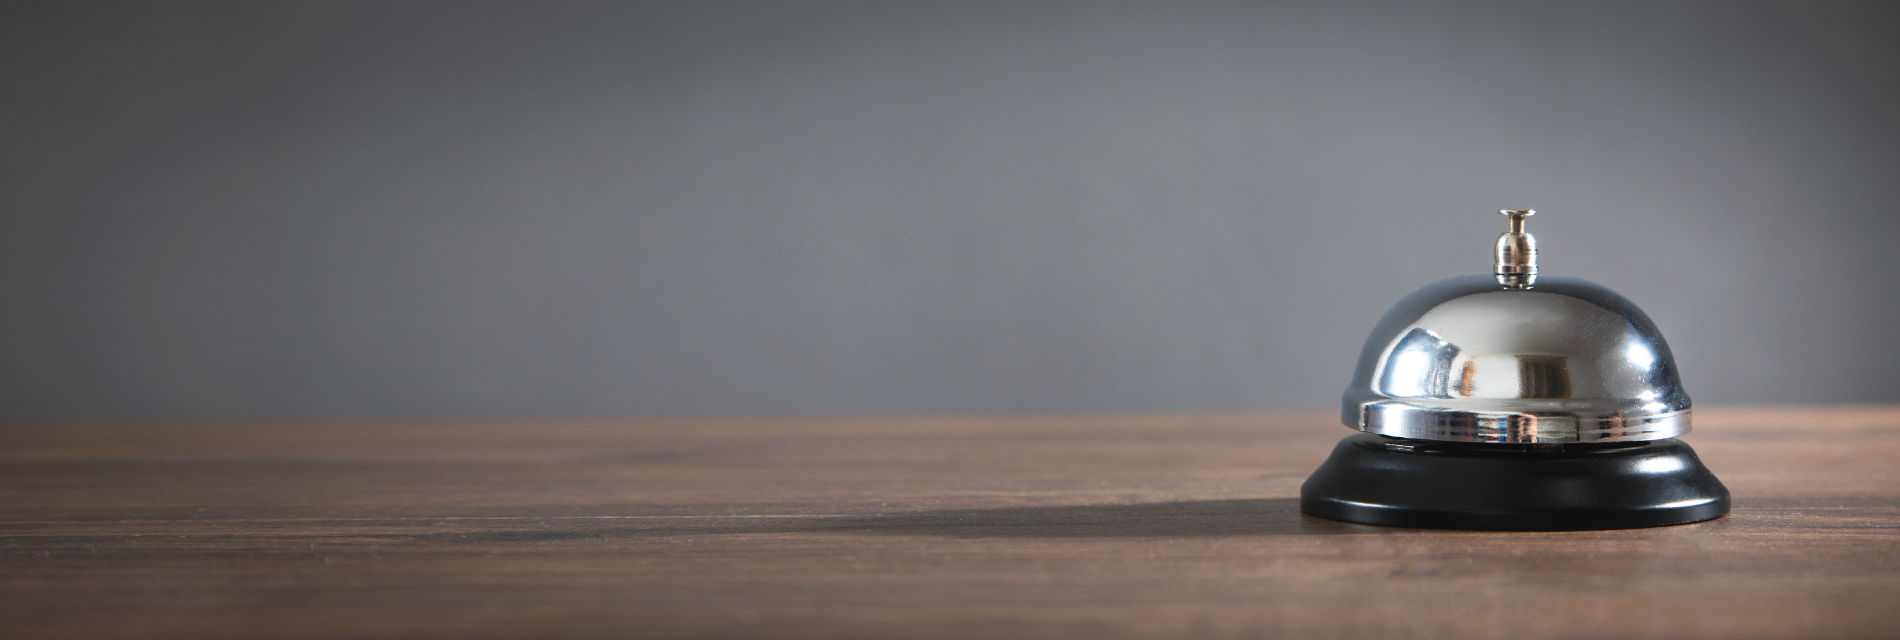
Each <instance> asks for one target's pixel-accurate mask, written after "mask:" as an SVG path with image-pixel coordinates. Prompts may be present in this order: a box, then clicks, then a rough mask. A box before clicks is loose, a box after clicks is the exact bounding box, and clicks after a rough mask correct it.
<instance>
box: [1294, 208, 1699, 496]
mask: <svg viewBox="0 0 1900 640" xmlns="http://www.w3.org/2000/svg"><path fill="white" fill-rule="evenodd" d="M1500 213H1503V214H1504V215H1506V216H1508V217H1509V219H1510V229H1509V231H1506V232H1505V233H1504V234H1502V235H1500V236H1498V240H1497V244H1496V247H1495V251H1494V252H1493V253H1494V258H1495V260H1494V267H1493V269H1492V273H1491V274H1488V275H1486V274H1478V275H1469V276H1459V277H1454V278H1448V279H1445V280H1440V281H1438V282H1434V283H1432V284H1429V285H1426V286H1425V287H1424V288H1422V289H1419V290H1418V291H1416V292H1413V293H1412V294H1411V295H1409V296H1406V297H1405V298H1404V299H1401V300H1399V302H1398V304H1397V305H1394V306H1393V307H1392V310H1391V311H1388V312H1386V314H1385V317H1384V318H1382V319H1380V320H1379V323H1378V325H1377V326H1375V327H1374V328H1373V330H1372V335H1371V336H1370V337H1368V338H1367V339H1366V345H1365V348H1364V350H1363V351H1362V352H1361V353H1360V355H1359V363H1358V367H1357V369H1356V370H1355V371H1354V373H1353V379H1352V384H1351V385H1349V386H1348V387H1347V388H1346V393H1345V398H1344V403H1343V407H1342V413H1341V416H1340V417H1341V419H1342V420H1343V421H1344V422H1345V424H1346V426H1348V427H1352V428H1354V429H1357V430H1359V431H1361V432H1363V433H1358V434H1354V435H1351V436H1348V437H1347V438H1346V439H1345V440H1342V441H1340V443H1339V445H1338V446H1337V447H1335V448H1334V449H1333V453H1332V456H1331V457H1329V458H1328V459H1327V460H1326V462H1325V463H1324V464H1321V465H1320V467H1319V469H1318V470H1317V471H1314V472H1313V475H1312V477H1310V478H1308V479H1307V481H1306V484H1305V485H1303V486H1302V487H1301V488H1300V509H1301V511H1303V512H1305V513H1307V514H1310V515H1315V516H1319V517H1322V518H1331V519H1334V520H1345V521H1348V522H1358V523H1364V524H1376V525H1387V526H1407V527H1433V528H1456V529H1519V530H1557V529H1620V528H1632V527H1652V526H1662V525H1673V524H1684V523H1689V522H1699V521H1703V520H1709V519H1713V518H1719V517H1721V516H1723V515H1724V514H1727V513H1728V510H1729V494H1728V489H1727V488H1725V487H1723V486H1722V483H1721V481H1720V480H1717V479H1716V478H1715V475H1714V474H1713V473H1710V472H1709V470H1708V468H1707V467H1705V466H1703V464H1702V461H1701V460H1699V459H1697V458H1696V455H1695V451H1694V450H1693V449H1690V448H1689V445H1687V444H1685V443H1683V442H1682V441H1681V440H1677V439H1676V437H1677V436H1681V435H1683V434H1686V433H1688V432H1689V413H1690V410H1689V395H1688V394H1687V393H1684V392H1683V389H1682V382H1681V380H1680V379H1679V378H1678V376H1677V372H1676V363H1675V359H1674V358H1673V357H1671V356H1670V354H1669V345H1668V344H1667V343H1665V342H1664V341H1663V337H1662V334H1661V333H1660V332H1658V331H1657V330H1656V326H1655V324H1654V323H1652V322H1650V320H1649V317H1648V316H1645V315H1643V312H1642V310H1641V309H1638V308H1637V307H1636V305H1635V304H1634V303H1631V302H1630V301H1629V300H1628V299H1626V298H1624V297H1623V296H1621V295H1618V294H1617V293H1616V292H1614V291H1611V290H1609V289H1607V288H1605V287H1603V286H1602V285H1598V284H1596V283H1593V282H1589V281H1586V280H1580V279H1576V278H1563V277H1548V276H1540V275H1539V274H1538V272H1537V241H1536V239H1535V238H1533V237H1532V236H1531V234H1529V233H1527V232H1526V231H1525V230H1524V222H1525V220H1524V219H1525V218H1527V217H1530V216H1531V215H1532V214H1533V213H1535V212H1534V211H1529V210H1521V211H1520V210H1506V211H1501V212H1500Z"/></svg>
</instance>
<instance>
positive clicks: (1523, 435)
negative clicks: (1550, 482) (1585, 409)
mask: <svg viewBox="0 0 1900 640" xmlns="http://www.w3.org/2000/svg"><path fill="white" fill-rule="evenodd" d="M1359 422H1360V423H1359V424H1358V425H1352V424H1348V425H1346V426H1349V427H1355V428H1357V429H1359V430H1360V431H1364V432H1366V433H1376V434H1379V435H1382V436H1391V437H1394V438H1417V439H1420V440H1440V441H1446V442H1518V443H1561V442H1641V441H1645V440H1662V439H1665V438H1674V437H1677V436H1680V435H1683V434H1686V433H1689V409H1686V408H1685V409H1682V410H1680V411H1671V412H1668V413H1659V414H1652V415H1639V416H1629V415H1622V414H1611V415H1607V416H1597V415H1581V414H1575V413H1514V412H1493V411H1447V410H1445V409H1440V408H1432V407H1424V406H1419V405H1416V404H1410V403H1406V402H1392V401H1387V402H1369V403H1366V404H1363V405H1360V413H1359Z"/></svg>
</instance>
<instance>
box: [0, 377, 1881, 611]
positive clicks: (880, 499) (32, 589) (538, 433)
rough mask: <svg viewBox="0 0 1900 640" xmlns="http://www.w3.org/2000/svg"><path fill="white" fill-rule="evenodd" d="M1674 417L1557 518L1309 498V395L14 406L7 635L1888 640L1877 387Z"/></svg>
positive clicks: (7, 483) (2, 455)
mask: <svg viewBox="0 0 1900 640" xmlns="http://www.w3.org/2000/svg"><path fill="white" fill-rule="evenodd" d="M1697 424H1698V428H1697V432H1696V433H1694V434H1692V435H1691V436H1689V437H1688V438H1687V439H1688V441H1689V442H1690V443H1691V444H1693V445H1695V447H1696V448H1697V450H1698V452H1700V453H1701V455H1702V457H1703V459H1704V460H1705V461H1706V462H1707V463H1708V464H1709V466H1710V467H1711V468H1713V469H1714V470H1715V471H1716V473H1717V474H1718V475H1720V476H1721V477H1722V479H1723V480H1724V481H1725V482H1726V483H1727V484H1728V485H1729V487H1730V489H1731V490H1733V492H1734V494H1735V496H1736V510H1735V513H1734V514H1733V515H1732V516H1730V517H1728V518H1725V519H1722V520H1718V521H1715V522H1709V523H1703V524H1696V525H1687V526H1681V527H1668V528H1661V529H1644V530H1630V531H1597V532H1573V533H1487V532H1451V531H1419V530H1403V529H1382V528H1376V527H1364V526H1356V525H1347V524H1341V523H1335V522H1330V521H1325V520H1319V519H1314V518H1310V517H1307V516H1302V515H1300V514H1298V513H1297V505H1296V503H1295V497H1296V496H1297V495H1298V489H1299V484H1300V482H1301V481H1303V480H1304V479H1305V476H1306V474H1307V473H1308V472H1310V471H1311V470H1312V469H1313V467H1314V466H1316V465H1317V464H1318V463H1319V461H1320V460H1321V459H1322V458H1323V457H1324V456H1325V454H1326V452H1327V450H1328V449H1329V448H1330V446H1331V444H1332V443H1333V442H1334V441H1336V440H1338V439H1339V438H1340V437H1343V436H1345V435H1346V434H1347V433H1348V431H1346V430H1345V429H1343V428H1340V427H1339V426H1337V424H1336V422H1335V421H1334V419H1333V418H1332V417H1331V416H1329V415H1322V414H1272V415H1239V416H1057V417H969V418H963V417H958V418H838V419H824V418H783V419H777V418H773V419H767V418H758V419H753V418H747V419H691V420H623V421H591V422H589V421H542V422H534V421H516V422H435V423H429V422H407V423H326V424H195V423H179V424H83V425H82V424H62V425H9V426H7V427H5V428H0V634H5V635H7V636H9V637H35V638H54V637H193V638H202V637H283V638H292V637H310V638H332V637H471V638H483V637H523V636H533V637H730V636H770V637H891V636H904V637H972V636H1000V637H1089V638H1118V637H1130V638H1133V637H1184V636H1194V637H1213V638H1220V637H1261V636H1289V637H1414V638H1430V637H1459V638H1487V637H1498V638H1504V637H1510V638H1533V637H1552V638H1601V637H1657V638H1698V637H1707V638H1781V637H1843V638H1847V637H1867V638H1874V637H1894V636H1896V635H1900V465H1895V464H1894V463H1893V462H1892V461H1893V460H1894V459H1895V457H1896V455H1900V408H1896V407H1833V408H1774V409H1769V408H1763V409H1745V408H1744V409H1728V410H1711V409H1703V410H1699V411H1698V414H1697Z"/></svg>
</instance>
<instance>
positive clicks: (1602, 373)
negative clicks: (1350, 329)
mask: <svg viewBox="0 0 1900 640" xmlns="http://www.w3.org/2000/svg"><path fill="white" fill-rule="evenodd" d="M1343 409H1344V413H1343V415H1342V418H1343V419H1344V421H1345V422H1346V424H1347V425H1348V426H1352V427H1356V428H1359V429H1361V430H1364V431H1368V432H1372V433H1379V434H1384V435H1390V436H1398V437H1408V438H1424V439H1432V440H1462V441H1475V442H1606V441H1626V440H1654V439H1661V438H1669V437H1674V436H1677V435H1681V434H1682V433H1686V432H1687V431H1688V429H1689V398H1688V395H1687V394H1685V393H1684V392H1683V391H1682V386H1681V383H1680V381H1679V380H1678V379H1677V377H1676V370H1675V362H1674V360H1673V358H1671V357H1670V355H1669V347H1668V345H1667V344H1665V343H1664V342H1663V339H1662V335H1661V334H1660V333H1659V332H1657V330H1656V328H1655V325H1654V324H1652V323H1651V322H1650V320H1649V318H1648V317H1647V316H1645V315H1643V312H1642V311H1641V310H1640V309H1637V308H1636V305H1634V304H1632V303H1630V302H1629V301H1628V300H1627V299H1625V298H1623V297H1622V296H1620V295H1617V294H1616V293H1615V292H1613V291H1610V290H1609V289H1606V288H1604V287H1602V286H1600V285H1597V284H1595V283H1591V282H1588V281H1584V280H1578V279H1574V278H1554V277H1545V278H1541V279H1539V280H1537V281H1536V283H1535V284H1534V285H1530V286H1523V285H1521V284H1520V285H1518V286H1512V285H1511V284H1502V283H1499V282H1497V281H1496V280H1495V279H1494V278H1492V277H1487V276H1464V277H1458V278H1451V279H1448V280H1443V281H1439V282H1437V283H1433V284H1431V285H1428V286H1426V287H1425V288H1423V289H1420V290H1419V291H1418V292H1416V293H1413V294H1412V295H1410V296H1407V297H1406V298H1405V299H1403V300H1401V301H1400V302H1399V303H1398V305H1397V306H1395V307H1393V309H1392V310H1391V311H1390V312H1388V313H1387V314H1386V316H1385V318H1384V319H1382V320H1381V321H1380V322H1379V325H1378V327H1377V328H1376V329H1374V331H1373V333H1372V335H1371V337H1370V338H1368V340H1367V342H1366V346H1365V350H1364V351H1363V352H1362V353H1361V355H1360V360H1359V367H1358V370H1357V372H1356V373H1355V374H1354V380H1353V384H1352V386H1351V387H1349V388H1348V389H1347V392H1346V395H1345V403H1344V407H1343Z"/></svg>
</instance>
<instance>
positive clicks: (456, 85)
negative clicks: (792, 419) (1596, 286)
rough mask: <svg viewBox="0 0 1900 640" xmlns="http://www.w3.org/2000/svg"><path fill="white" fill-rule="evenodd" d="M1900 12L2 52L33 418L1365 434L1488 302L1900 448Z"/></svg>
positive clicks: (1749, 11)
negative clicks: (1568, 320)
mask: <svg viewBox="0 0 1900 640" xmlns="http://www.w3.org/2000/svg"><path fill="white" fill-rule="evenodd" d="M1896 6H1900V5H1895V4H1892V3H1859V4H1829V3H1810V2H1800V3H1795V2H1789V3H1746V2H1729V1H1723V2H1667V3H1615V2H1580V3H1573V4H1559V3H1541V2H1538V3H1517V2H1507V3H1477V2H1449V3H1445V2H1439V3H1433V2H1405V3H1356V2H1354V3H1348V2H1341V3H1333V2H1313V3H1255V2H1208V3H1181V2H1157V3H1138V4H1120V3H1105V2H1073V3H1058V2H1026V3H1018V2H999V3H977V2H961V1H959V2H934V3H905V2H863V3H834V2H759V3H729V2H684V3H667V4H619V3H601V4H594V3H559V4H545V3H525V2H524V3H508V4H496V3H471V2H441V3H429V2H402V3H381V2H374V3H348V2H329V1H326V2H287V3H259V2H229V3H182V2H167V3H129V4H98V3H81V2H53V3H43V4H42V3H18V2H15V3H8V4H6V5H4V7H3V8H0V216H4V217H3V222H0V418H6V419H71V418H119V417H138V418H148V417H149V418H303V417H403V416H540V415H546V416H588V415H602V416H615V415H649V414H699V413H878V412H894V413H908V412H1045V411H1059V412H1071V411H1088V412H1096V411H1099V412H1112V411H1230V410H1277V409H1332V408H1333V407H1335V406H1336V403H1337V401H1338V400H1337V399H1338V395H1339V392H1340V390H1341V389H1342V388H1343V385H1344V384H1345V382H1346V380H1347V378H1348V376H1349V375H1350V373H1351V371H1350V368H1351V366H1352V362H1353V360H1354V357H1355V355H1356V353H1357V350H1358V348H1359V346H1360V343H1361V341H1362V340H1363V339H1364V337H1365V334H1366V332H1367V331H1368V330H1369V329H1370V328H1371V326H1372V324H1373V322H1374V321H1375V320H1377V319H1378V317H1379V315H1380V314H1381V313H1383V311H1384V310H1385V308H1386V307H1387V306H1388V305H1390V304H1391V303H1392V302H1394V301H1395V300H1397V299H1398V297H1399V296H1401V295H1403V294H1404V293H1406V292H1408V291H1410V290H1412V289H1413V288H1415V287H1417V286H1419V285H1422V284H1424V283H1426V282H1429V281H1432V280H1435V279H1438V278H1441V277H1445V276H1450V275H1455V274H1460V273H1472V272H1479V271H1484V270H1486V269H1488V260H1489V256H1488V252H1489V249H1490V243H1491V241H1492V239H1493V238H1494V237H1495V235H1496V234H1497V233H1498V232H1499V231H1501V230H1502V227H1503V225H1504V221H1503V219H1502V218H1501V217H1500V216H1498V215H1496V214H1495V213H1492V212H1493V211H1495V210H1496V209H1499V208H1505V207H1532V208H1536V209H1539V210H1540V211H1541V212H1542V213H1540V214H1539V215H1538V216H1537V217H1536V218H1533V219H1532V221H1531V229H1532V231H1534V232H1535V233H1536V234H1537V236H1538V238H1539V240H1540V242H1541V244H1542V250H1543V265H1544V267H1545V270H1546V273H1553V274H1563V275H1573V276H1579V277H1584V278H1588V279H1592V280H1596V281H1598V282H1602V283H1604V284H1606V285H1609V286H1611V287H1613V288H1615V289H1618V290H1619V291H1621V292H1623V293H1624V294H1625V295H1628V296H1629V297H1631V298H1632V299H1634V300H1635V301H1636V302H1637V303H1639V304H1641V305H1643V307H1644V308H1645V309H1646V310H1647V311H1648V312H1649V313H1650V315H1651V316H1653V317H1654V318H1655V319H1656V321H1657V322H1658V324H1659V325H1660V326H1661V327H1662V329H1663V331H1664V332H1665V334H1666V335H1667V336H1668V337H1669V339H1670V342H1671V345H1672V346H1673V347H1674V349H1675V353H1676V355H1677V358H1678V359H1679V361H1680V365H1681V368H1682V371H1683V372H1684V377H1685V381H1686V382H1687V384H1688V385H1689V390H1690V392H1691V394H1692V395H1693V396H1694V397H1695V399H1696V400H1697V402H1698V404H1701V405H1709V404H1724V403H1823V402H1827V403H1833V402H1893V401H1900V383H1897V382H1896V381H1895V379H1894V377H1893V375H1892V372H1893V370H1894V368H1895V364H1896V362H1897V361H1900V345H1897V343H1896V340H1895V339H1894V333H1895V332H1894V327H1895V324H1896V312H1900V302H1897V301H1896V300H1897V296H1896V293H1900V285H1896V278H1897V277H1900V252H1896V250H1895V248H1894V244H1895V241H1896V240H1900V223H1897V222H1896V219H1895V214H1896V213H1900V206H1897V205H1896V204H1895V198H1894V196H1895V193H1896V188H1895V184H1896V178H1900V152H1897V151H1896V150H1897V149H1900V125H1897V124H1896V121H1897V118H1896V114H1897V113H1900V112H1897V111H1896V102H1895V100H1896V98H1900V88H1897V87H1900V82H1896V81H1897V80H1900V38H1897V37H1896V36H1900V11H1896V9H1895V7H1896Z"/></svg>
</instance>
